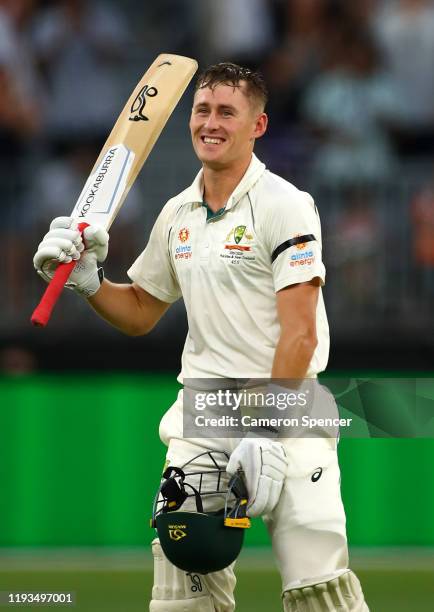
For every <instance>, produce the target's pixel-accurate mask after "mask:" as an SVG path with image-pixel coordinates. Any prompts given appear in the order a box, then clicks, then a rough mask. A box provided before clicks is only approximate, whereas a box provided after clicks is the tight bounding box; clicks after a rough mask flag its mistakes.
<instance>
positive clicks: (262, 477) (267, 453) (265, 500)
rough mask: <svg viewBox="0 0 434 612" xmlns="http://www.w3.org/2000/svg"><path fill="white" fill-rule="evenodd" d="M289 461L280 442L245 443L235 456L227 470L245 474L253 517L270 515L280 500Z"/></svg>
mask: <svg viewBox="0 0 434 612" xmlns="http://www.w3.org/2000/svg"><path fill="white" fill-rule="evenodd" d="M287 467H288V463H287V459H286V455H285V451H284V449H283V446H282V445H281V444H280V442H274V441H271V440H259V439H247V438H245V439H244V440H242V441H241V442H240V443H239V445H238V446H237V448H236V449H235V450H234V451H233V453H232V454H231V456H230V458H229V461H228V465H227V467H226V471H227V472H228V473H229V474H231V475H233V474H234V473H235V472H236V471H237V470H238V469H242V470H243V471H244V477H245V480H246V486H247V491H248V493H249V505H248V507H247V509H248V513H249V515H250V516H261V515H263V514H269V513H270V512H271V511H272V510H273V509H274V508H275V506H276V504H277V503H278V501H279V498H280V494H281V491H282V488H283V483H284V480H285V476H286V473H287Z"/></svg>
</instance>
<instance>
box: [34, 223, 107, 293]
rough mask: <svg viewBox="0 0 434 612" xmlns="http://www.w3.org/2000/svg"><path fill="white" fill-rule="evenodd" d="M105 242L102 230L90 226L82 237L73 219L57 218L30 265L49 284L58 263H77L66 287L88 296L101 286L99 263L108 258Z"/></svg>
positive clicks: (95, 226)
mask: <svg viewBox="0 0 434 612" xmlns="http://www.w3.org/2000/svg"><path fill="white" fill-rule="evenodd" d="M108 241H109V235H108V233H107V232H106V230H105V229H104V228H103V227H100V226H98V225H90V226H89V227H86V228H85V230H84V232H83V236H82V235H81V234H80V232H79V230H78V229H77V223H76V221H75V220H74V219H72V218H71V217H57V218H56V219H54V221H52V223H51V225H50V231H49V232H48V234H46V235H45V236H44V238H43V240H42V242H41V244H40V245H39V247H38V250H37V251H36V254H35V256H34V258H33V264H34V266H35V269H36V271H37V272H38V274H39V275H40V276H42V278H43V279H44V280H46V281H47V282H50V281H51V279H52V278H53V275H54V273H55V271H56V268H57V266H58V265H59V263H69V262H70V261H76V262H77V263H76V264H75V268H74V270H73V271H72V273H71V276H70V277H69V279H68V282H67V283H66V287H68V288H69V289H74V291H76V292H77V293H79V294H80V295H83V296H84V297H91V296H92V295H94V294H95V293H96V292H97V291H98V289H99V287H100V279H99V275H98V262H103V261H104V260H105V258H106V257H107V252H108Z"/></svg>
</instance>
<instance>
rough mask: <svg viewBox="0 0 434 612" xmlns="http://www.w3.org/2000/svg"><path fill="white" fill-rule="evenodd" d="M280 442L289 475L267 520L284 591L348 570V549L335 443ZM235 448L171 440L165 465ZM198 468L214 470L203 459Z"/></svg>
mask: <svg viewBox="0 0 434 612" xmlns="http://www.w3.org/2000/svg"><path fill="white" fill-rule="evenodd" d="M282 443H283V444H284V447H285V450H286V453H287V456H288V464H289V468H288V476H287V478H286V481H285V485H284V488H283V491H282V495H281V498H280V501H279V503H278V505H277V506H276V508H275V510H274V511H273V512H272V513H271V514H270V515H269V516H266V517H264V521H265V523H266V525H267V528H268V532H269V534H270V538H271V542H272V546H273V551H274V554H275V557H276V561H277V565H278V568H279V571H280V574H281V578H282V590H283V591H286V590H288V589H291V588H294V587H300V586H304V585H310V584H316V583H317V582H318V581H321V582H323V581H325V580H330V579H332V578H335V577H337V576H340V575H341V574H343V573H344V572H345V571H347V569H348V549H347V537H346V530H345V512H344V508H343V505H342V499H341V493H340V472H339V465H338V460H337V452H336V441H335V440H334V439H325V438H311V439H287V440H282ZM232 444H233V441H228V440H227V439H220V440H219V439H215V438H214V439H212V440H206V439H204V440H194V441H192V440H188V441H187V440H183V439H178V438H172V439H171V440H170V442H169V447H168V451H167V461H168V462H169V464H170V465H173V466H178V467H181V466H182V465H184V464H185V463H186V462H187V461H189V460H190V459H192V458H193V457H194V456H195V455H198V454H200V453H202V452H204V451H206V450H210V446H211V447H212V449H213V450H222V451H227V452H228V453H230V452H231V451H232ZM194 467H196V466H194ZM197 467H198V468H199V469H201V470H202V469H206V468H208V469H212V467H213V465H212V464H211V463H209V464H208V465H207V461H206V460H204V458H201V460H200V464H198V465H197Z"/></svg>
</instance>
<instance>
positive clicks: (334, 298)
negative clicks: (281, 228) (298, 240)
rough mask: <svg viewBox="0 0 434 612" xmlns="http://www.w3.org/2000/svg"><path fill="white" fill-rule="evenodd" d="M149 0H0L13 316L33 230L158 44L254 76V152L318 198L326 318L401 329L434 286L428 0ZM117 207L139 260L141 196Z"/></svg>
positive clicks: (58, 202) (66, 204)
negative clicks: (262, 120)
mask: <svg viewBox="0 0 434 612" xmlns="http://www.w3.org/2000/svg"><path fill="white" fill-rule="evenodd" d="M149 4H150V3H143V2H140V0H123V2H116V1H114V0H111V1H110V0H0V91H1V94H0V158H1V166H0V202H1V210H2V221H3V222H2V230H1V240H2V244H4V245H5V246H6V249H5V252H6V261H5V263H6V266H5V268H4V270H3V271H2V272H1V276H2V278H3V280H2V286H4V287H7V291H2V298H1V299H0V305H1V308H2V310H3V311H4V312H5V313H7V314H8V317H9V318H7V320H8V321H10V322H11V324H13V325H16V324H17V322H18V323H20V317H19V316H18V314H17V313H18V312H20V309H26V308H28V291H27V292H26V290H25V289H24V287H25V286H26V282H25V281H26V279H28V277H29V276H30V275H31V274H32V272H31V267H30V265H29V261H31V253H32V252H33V250H34V248H35V246H36V242H37V240H38V239H39V238H40V236H41V235H42V232H43V231H44V230H45V228H46V226H47V223H48V221H49V220H50V219H51V218H52V217H54V216H57V215H58V214H59V213H65V212H67V211H68V210H70V209H71V208H72V205H73V203H74V202H75V200H76V198H77V196H78V194H79V192H80V190H81V186H82V184H83V181H84V179H85V177H86V176H87V174H88V172H89V169H90V168H91V166H92V165H93V162H94V160H95V157H96V155H97V153H98V151H99V149H100V147H101V144H102V142H104V140H105V138H106V136H107V133H108V131H109V130H110V128H111V126H112V125H113V121H114V119H115V118H116V116H117V115H118V113H119V111H120V109H121V108H122V106H123V104H124V100H125V98H126V95H127V94H128V92H129V91H130V90H131V89H132V87H133V86H134V84H135V83H136V82H137V80H138V78H139V76H140V75H141V73H142V72H143V69H144V68H145V67H146V66H147V65H148V64H149V63H150V61H151V60H152V59H153V57H154V56H155V55H156V54H157V53H159V52H161V51H170V52H174V53H181V54H185V55H190V56H192V57H195V58H197V59H198V61H199V63H200V65H201V66H202V67H204V66H205V65H207V64H210V63H213V62H216V61H224V60H230V61H234V62H237V63H241V64H244V65H248V66H250V67H252V68H259V69H261V70H262V72H263V73H264V76H265V79H266V82H267V84H268V87H269V92H270V102H269V106H268V113H269V116H270V129H269V133H268V135H267V136H266V138H265V139H264V140H263V141H262V142H260V143H259V154H260V155H261V156H262V157H263V158H264V160H265V161H266V162H267V164H268V166H269V167H270V169H272V170H274V171H276V172H278V173H279V174H281V175H283V176H285V177H286V178H288V179H289V180H291V181H293V182H295V183H296V184H297V185H298V186H300V187H301V188H304V189H307V190H309V191H311V192H313V193H314V195H315V196H316V198H317V202H318V206H319V209H320V212H321V216H322V219H323V225H324V228H325V231H324V234H325V252H326V255H325V257H326V262H327V263H328V264H329V268H330V269H331V270H332V272H333V274H332V275H331V277H332V282H331V283H330V290H329V293H330V295H329V300H330V306H329V308H330V312H331V315H332V318H333V317H335V318H336V320H340V321H341V322H342V314H343V313H345V314H351V317H350V320H351V321H352V323H353V325H354V321H357V320H358V319H357V317H358V316H359V319H360V326H361V327H360V329H362V328H363V325H364V324H365V323H366V320H367V319H369V320H372V319H373V313H375V316H377V315H378V317H379V320H380V321H382V320H384V317H388V318H389V317H390V316H395V314H396V317H397V326H399V325H402V324H404V325H405V324H406V323H407V321H406V317H407V311H411V310H412V309H413V308H414V301H413V300H415V301H416V302H417V303H418V304H419V306H420V305H421V302H426V304H427V307H428V300H429V298H430V297H432V295H433V294H434V1H433V0H351V1H348V0H218V1H216V0H160V1H159V2H158V3H152V6H149ZM194 171H195V166H193V167H192V168H191V170H189V172H188V173H186V177H185V181H188V180H189V179H190V178H191V177H192V176H193V173H194ZM167 195H170V194H164V196H166V197H167ZM161 197H163V195H162V196H161ZM161 204H162V201H158V199H156V198H154V201H153V207H154V208H153V210H151V212H149V208H147V214H148V215H150V217H151V220H152V219H153V218H154V217H155V215H156V213H157V211H158V210H159V208H160V207H161ZM124 208H125V211H126V212H125V213H123V215H124V216H123V219H122V221H121V222H123V223H124V225H125V228H126V230H125V231H126V232H127V233H128V231H131V232H133V233H135V236H137V240H136V242H135V241H134V240H129V241H128V245H129V249H128V255H129V254H130V251H131V258H130V259H132V254H133V253H134V252H135V250H136V249H137V250H138V249H140V248H141V246H142V245H143V242H144V240H145V238H144V232H143V231H141V230H138V228H139V227H140V222H141V220H143V207H141V195H140V192H133V193H132V196H131V201H130V202H129V204H128V206H127V207H124ZM23 236H32V239H30V238H29V239H28V240H27V241H23V240H22V239H21V238H22V237H23ZM33 237H34V238H33ZM24 243H25V244H27V245H28V249H27V250H26V248H23V244H24ZM136 244H137V247H136V246H135V245H136ZM327 258H328V260H327ZM124 260H125V257H124V258H123V260H122V261H124ZM391 286H392V287H393V288H394V289H393V291H395V293H393V291H392V294H390V287H391ZM37 287H38V288H39V285H37ZM342 287H345V291H342ZM421 308H422V310H423V306H421ZM356 315H357V316H356ZM427 316H428V312H427ZM374 318H375V317H374ZM23 320H24V319H23Z"/></svg>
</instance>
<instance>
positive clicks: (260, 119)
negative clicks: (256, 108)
mask: <svg viewBox="0 0 434 612" xmlns="http://www.w3.org/2000/svg"><path fill="white" fill-rule="evenodd" d="M267 126H268V116H267V115H266V113H261V114H260V115H258V116H257V117H256V122H255V131H254V133H253V137H254V138H261V136H263V135H264V134H265V132H266V131H267Z"/></svg>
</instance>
